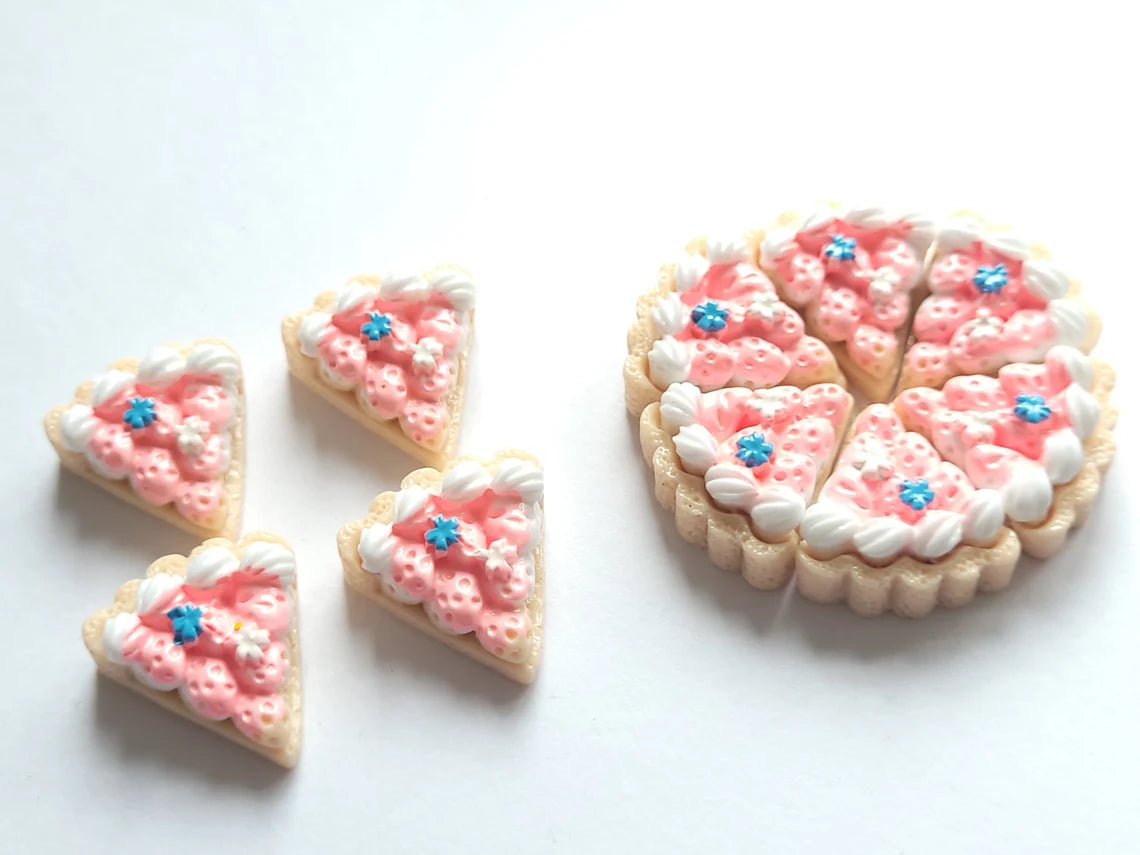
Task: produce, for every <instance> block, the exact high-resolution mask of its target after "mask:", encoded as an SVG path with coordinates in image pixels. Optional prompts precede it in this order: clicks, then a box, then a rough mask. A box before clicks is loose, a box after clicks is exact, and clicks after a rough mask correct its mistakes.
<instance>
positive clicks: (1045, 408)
mask: <svg viewBox="0 0 1140 855" xmlns="http://www.w3.org/2000/svg"><path fill="white" fill-rule="evenodd" d="M1013 414H1014V415H1015V416H1017V417H1018V418H1019V419H1021V420H1022V421H1023V422H1029V423H1030V424H1031V425H1035V424H1037V423H1038V422H1043V421H1045V419H1047V418H1049V416H1051V415H1053V410H1052V409H1050V407H1049V405H1048V404H1046V403H1045V399H1044V398H1042V397H1041V396H1040V395H1018V396H1017V398H1016V403H1015V404H1014V405H1013Z"/></svg>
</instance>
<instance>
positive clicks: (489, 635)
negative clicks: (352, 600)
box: [337, 451, 544, 683]
mask: <svg viewBox="0 0 1140 855" xmlns="http://www.w3.org/2000/svg"><path fill="white" fill-rule="evenodd" d="M542 497H543V474H542V469H540V468H539V466H538V462H537V461H536V460H535V459H534V458H533V457H531V456H530V455H528V454H526V453H524V452H521V451H503V452H500V453H499V454H497V455H495V457H493V458H492V459H490V460H480V459H477V458H463V459H461V460H458V461H456V462H455V463H453V464H452V465H451V466H449V467H448V468H447V469H445V470H444V471H443V472H438V471H436V470H434V469H420V470H417V471H415V472H412V473H411V474H410V475H408V476H407V477H406V478H404V481H403V483H402V485H401V489H400V491H399V492H397V493H382V494H381V495H379V496H377V497H376V499H375V500H374V501H373V502H372V506H371V507H370V508H369V511H368V515H367V516H366V517H365V518H364V519H361V520H357V521H355V522H352V523H349V524H348V525H346V526H345V527H344V528H342V529H341V530H340V533H339V535H338V536H337V548H338V549H339V551H340V556H341V561H342V562H343V564H344V578H345V581H346V582H347V583H348V585H349V586H350V587H351V588H353V589H354V590H356V591H358V592H359V593H361V594H363V595H364V596H366V597H367V598H368V599H369V600H371V601H372V602H373V603H376V604H377V605H379V606H381V607H383V608H384V609H386V610H387V611H389V612H390V613H392V614H394V615H396V616H397V617H399V618H401V619H403V620H405V621H407V622H408V623H411V624H412V625H413V626H415V627H417V628H419V629H420V630H422V631H424V632H426V633H428V634H429V635H431V636H433V637H435V638H437V639H439V640H440V641H443V642H444V643H446V644H448V645H450V646H451V647H452V648H454V649H456V650H458V651H460V652H462V653H464V654H466V655H467V656H470V657H472V658H474V659H476V660H478V661H479V662H481V663H483V664H484V665H487V666H489V667H491V668H493V669H495V670H496V671H498V672H500V673H501V674H504V675H506V676H507V677H510V678H511V679H512V680H515V681H517V682H519V683H530V682H532V681H533V680H534V677H535V671H536V668H537V667H538V661H539V656H540V654H541V651H542V636H543V625H542V622H543V585H544V577H543V565H542Z"/></svg>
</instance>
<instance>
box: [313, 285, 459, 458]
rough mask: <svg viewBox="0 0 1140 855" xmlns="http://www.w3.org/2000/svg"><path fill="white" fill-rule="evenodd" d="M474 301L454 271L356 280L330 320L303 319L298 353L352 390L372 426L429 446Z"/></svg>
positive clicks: (445, 414)
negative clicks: (392, 428) (390, 427)
mask: <svg viewBox="0 0 1140 855" xmlns="http://www.w3.org/2000/svg"><path fill="white" fill-rule="evenodd" d="M473 302H474V287H473V286H472V285H471V282H470V280H469V279H468V278H467V277H466V275H465V274H461V273H460V272H459V271H457V270H453V269H451V268H439V269H438V270H436V271H435V272H434V273H433V274H432V277H431V279H430V281H429V280H425V279H423V278H421V277H420V276H418V275H411V276H403V277H400V276H393V277H387V278H385V279H384V280H382V281H381V280H380V279H378V278H377V279H375V281H372V279H371V278H365V277H361V278H360V279H358V280H354V281H352V282H350V283H349V284H348V285H347V286H346V287H345V288H343V289H341V290H340V292H338V294H337V297H336V301H335V304H334V306H333V312H332V313H328V312H310V313H309V314H307V315H306V316H305V317H304V319H303V320H302V322H301V327H300V330H299V335H300V338H301V352H302V353H303V354H305V355H306V356H309V357H312V358H314V359H318V360H319V361H320V364H321V373H322V376H323V377H324V379H325V380H326V381H327V382H328V383H329V384H330V385H332V386H334V387H336V388H338V389H345V390H355V391H356V394H357V397H358V399H359V400H360V401H361V403H362V404H363V405H364V406H365V408H366V409H367V410H368V412H369V413H371V414H372V415H373V416H375V417H376V418H377V419H380V420H385V421H386V420H389V419H398V420H399V424H400V426H401V428H402V429H403V431H404V433H405V434H406V435H407V436H408V437H409V438H411V439H412V440H413V441H414V442H416V443H419V444H420V445H425V446H432V445H433V443H436V442H437V441H438V440H439V438H440V436H441V433H442V431H443V429H444V427H445V426H446V425H447V423H448V421H449V419H450V418H451V416H452V414H451V413H450V412H449V410H448V402H447V398H448V395H449V394H450V393H451V392H452V391H453V390H454V389H455V386H456V383H457V379H458V370H459V356H460V354H461V353H462V351H463V349H464V347H465V346H466V341H467V334H468V325H469V316H470V307H471V305H472V304H473Z"/></svg>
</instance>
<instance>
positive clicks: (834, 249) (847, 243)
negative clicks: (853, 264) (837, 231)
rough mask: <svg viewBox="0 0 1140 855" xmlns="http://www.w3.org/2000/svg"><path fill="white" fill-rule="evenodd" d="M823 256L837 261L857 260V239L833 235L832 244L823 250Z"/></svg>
mask: <svg viewBox="0 0 1140 855" xmlns="http://www.w3.org/2000/svg"><path fill="white" fill-rule="evenodd" d="M823 254H824V255H826V256H827V257H828V258H834V259H835V260H836V261H851V260H852V259H854V258H855V238H853V237H847V236H845V235H832V236H831V243H829V244H828V245H827V246H825V247H824V248H823Z"/></svg>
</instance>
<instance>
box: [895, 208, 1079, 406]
mask: <svg viewBox="0 0 1140 855" xmlns="http://www.w3.org/2000/svg"><path fill="white" fill-rule="evenodd" d="M928 289H929V296H927V297H926V298H925V299H924V300H923V301H922V303H921V304H920V305H919V307H918V310H917V313H916V315H915V320H914V324H913V327H912V343H911V345H910V348H909V350H908V351H907V354H906V357H905V359H904V362H903V371H902V376H901V377H900V380H899V387H900V388H901V389H906V388H910V387H912V386H933V387H936V388H937V387H940V386H941V385H942V384H943V383H945V382H946V381H947V380H948V379H950V378H951V377H953V376H957V375H966V374H995V373H996V372H997V370H998V369H999V368H1001V367H1002V366H1003V365H1006V364H1008V363H1011V362H1040V361H1041V360H1043V359H1044V358H1045V354H1046V353H1047V352H1048V351H1049V349H1050V348H1051V347H1053V346H1055V345H1069V346H1072V347H1075V348H1077V349H1078V350H1081V351H1082V352H1084V353H1088V352H1089V351H1091V350H1092V348H1093V346H1094V345H1095V344H1096V340H1097V338H1098V337H1099V335H1100V326H1101V323H1100V318H1099V317H1098V316H1097V315H1096V313H1095V312H1093V311H1092V309H1091V308H1089V306H1088V305H1087V304H1086V303H1085V302H1084V301H1083V300H1082V299H1081V298H1080V286H1079V285H1078V284H1077V282H1076V280H1074V279H1073V278H1072V277H1070V276H1069V275H1068V274H1066V273H1065V272H1064V271H1062V269H1061V268H1060V267H1059V266H1058V265H1057V264H1056V263H1055V262H1054V261H1053V260H1052V259H1051V258H1050V257H1049V254H1048V253H1047V252H1046V251H1045V250H1044V248H1042V247H1040V246H1037V245H1034V244H1030V243H1028V242H1027V241H1025V240H1023V239H1022V238H1021V237H1019V236H1018V235H1017V234H1016V233H1015V232H1013V231H1012V230H1011V229H1009V228H1005V227H997V226H994V225H992V224H990V223H987V222H986V221H985V220H984V219H982V218H981V217H980V216H978V215H977V214H972V213H968V212H961V213H958V214H955V215H954V216H953V217H951V218H950V219H949V220H948V221H947V223H946V224H945V225H943V226H942V227H941V228H940V229H939V231H938V235H937V238H936V239H935V241H934V246H933V248H932V251H931V266H930V273H929V276H928Z"/></svg>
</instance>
